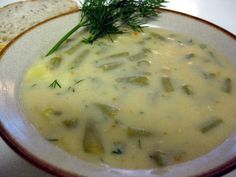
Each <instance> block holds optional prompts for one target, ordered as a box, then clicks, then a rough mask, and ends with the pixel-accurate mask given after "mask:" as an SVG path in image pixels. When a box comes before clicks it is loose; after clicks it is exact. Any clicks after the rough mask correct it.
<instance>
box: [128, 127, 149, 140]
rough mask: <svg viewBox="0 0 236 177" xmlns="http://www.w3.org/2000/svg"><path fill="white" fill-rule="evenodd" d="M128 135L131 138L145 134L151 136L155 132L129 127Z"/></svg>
mask: <svg viewBox="0 0 236 177" xmlns="http://www.w3.org/2000/svg"><path fill="white" fill-rule="evenodd" d="M127 135H128V137H130V138H135V137H138V138H139V137H143V136H151V135H153V134H152V133H151V132H149V131H147V130H145V129H143V128H135V127H128V129H127Z"/></svg>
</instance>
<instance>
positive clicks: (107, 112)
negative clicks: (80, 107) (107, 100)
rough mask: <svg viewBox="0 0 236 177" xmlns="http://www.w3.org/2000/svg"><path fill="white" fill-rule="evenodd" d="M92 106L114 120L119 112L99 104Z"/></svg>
mask: <svg viewBox="0 0 236 177" xmlns="http://www.w3.org/2000/svg"><path fill="white" fill-rule="evenodd" d="M94 105H95V106H96V107H97V108H99V109H100V110H101V112H102V113H103V114H105V115H107V116H109V117H112V118H114V117H115V116H116V115H117V114H118V112H119V111H120V109H119V108H117V107H115V106H110V105H106V104H101V103H95V104H94Z"/></svg>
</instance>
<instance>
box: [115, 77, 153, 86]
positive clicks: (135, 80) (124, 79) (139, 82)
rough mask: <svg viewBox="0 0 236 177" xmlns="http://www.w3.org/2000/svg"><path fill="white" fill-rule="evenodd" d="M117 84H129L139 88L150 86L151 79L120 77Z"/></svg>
mask: <svg viewBox="0 0 236 177" xmlns="http://www.w3.org/2000/svg"><path fill="white" fill-rule="evenodd" d="M116 82H122V83H129V84H134V85H139V86H147V85H149V79H148V78H147V76H129V77H120V78H117V79H116Z"/></svg>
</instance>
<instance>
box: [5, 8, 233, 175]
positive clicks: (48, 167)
mask: <svg viewBox="0 0 236 177" xmlns="http://www.w3.org/2000/svg"><path fill="white" fill-rule="evenodd" d="M159 10H160V11H162V12H169V13H172V14H177V15H180V16H185V17H188V18H190V19H192V20H196V21H199V22H202V23H204V24H206V25H209V26H211V27H213V28H214V29H216V30H218V31H220V32H222V33H224V34H225V35H227V36H229V37H230V38H232V39H233V40H235V41H236V35H234V34H233V33H231V32H229V31H227V30H225V29H224V28H222V27H220V26H218V25H216V24H214V23H211V22H209V21H207V20H204V19H201V18H198V17H195V16H192V15H189V14H185V13H182V12H177V11H174V10H169V9H159ZM78 11H79V10H74V11H71V12H68V13H65V14H61V15H58V16H56V17H53V18H50V19H47V20H45V21H42V22H40V23H38V24H36V25H34V26H32V27H31V28H29V29H27V30H26V31H24V32H22V33H21V34H19V35H18V36H16V37H15V38H14V39H13V40H12V41H11V42H9V43H8V44H7V45H6V46H5V48H3V49H2V50H1V51H0V60H1V58H2V57H3V55H4V53H5V52H6V51H7V50H8V48H10V47H11V46H12V45H13V44H14V43H15V42H16V41H17V40H18V39H19V38H21V37H22V36H23V35H24V34H26V33H28V32H29V31H31V30H33V29H34V28H36V27H38V26H40V25H43V24H45V23H47V22H48V21H51V20H54V19H57V18H60V17H63V16H66V15H69V14H73V13H77V12H78ZM0 136H1V137H2V139H3V140H4V141H5V142H6V143H7V144H8V146H9V147H11V148H12V149H13V150H14V151H15V152H16V153H18V154H19V155H20V156H21V157H23V158H24V159H26V160H27V161H29V162H30V163H31V164H33V165H35V166H36V167H38V168H40V169H42V170H44V171H46V172H48V173H50V174H52V175H55V176H59V177H84V176H83V175H79V174H74V173H71V172H69V171H66V170H63V169H61V168H58V167H56V166H54V165H52V164H50V163H48V162H46V161H44V160H42V159H40V158H39V157H37V156H36V155H34V154H32V153H30V152H28V150H27V149H25V148H24V147H23V146H22V145H21V144H19V143H18V142H17V141H16V140H15V138H14V137H13V136H11V134H10V133H9V132H8V131H7V130H6V129H5V127H4V126H3V124H2V123H1V120H0ZM234 169H236V156H235V157H232V158H231V159H230V160H228V161H226V162H225V163H223V164H222V165H219V166H217V167H215V168H212V169H210V170H208V171H206V172H203V173H200V174H196V175H195V176H196V177H206V176H207V177H215V176H222V175H225V174H227V173H229V172H230V171H232V170H234Z"/></svg>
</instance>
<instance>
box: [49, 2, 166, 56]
mask: <svg viewBox="0 0 236 177" xmlns="http://www.w3.org/2000/svg"><path fill="white" fill-rule="evenodd" d="M165 2H167V1H166V0H84V3H83V5H82V8H81V19H80V21H79V23H78V24H77V25H76V26H75V27H74V28H72V29H71V30H70V31H69V32H68V33H66V34H65V35H64V36H63V37H62V38H61V39H60V40H59V41H58V42H57V43H56V44H55V45H54V46H53V47H52V48H51V50H50V51H49V52H48V53H47V54H46V56H49V55H51V54H52V53H54V52H55V51H56V50H58V48H59V47H60V46H61V45H62V44H63V43H64V42H65V40H66V39H68V38H69V37H70V36H71V35H72V34H73V33H74V32H75V31H77V30H78V29H80V28H81V27H85V28H86V29H87V30H88V31H89V33H90V35H89V36H88V37H87V38H85V39H84V40H83V42H85V43H90V44H91V43H93V42H94V41H95V40H96V39H98V38H101V37H103V36H106V35H108V36H110V35H112V34H119V33H123V32H124V31H123V30H122V29H121V27H127V28H131V29H132V30H134V31H141V30H142V28H143V26H142V25H143V24H145V22H146V19H148V18H152V17H156V16H158V14H159V13H160V12H159V11H158V10H157V8H159V7H163V3H165Z"/></svg>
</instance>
